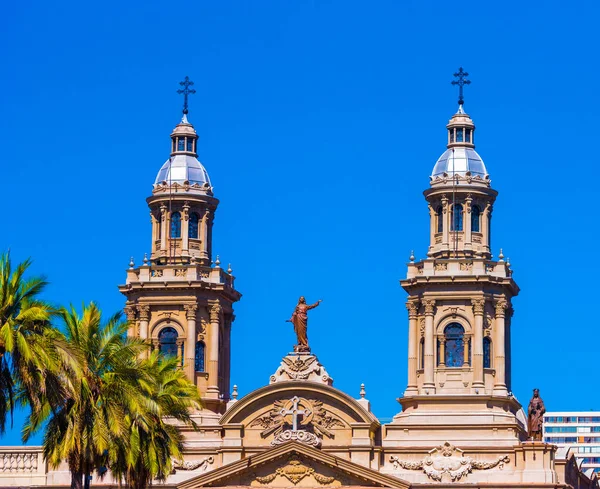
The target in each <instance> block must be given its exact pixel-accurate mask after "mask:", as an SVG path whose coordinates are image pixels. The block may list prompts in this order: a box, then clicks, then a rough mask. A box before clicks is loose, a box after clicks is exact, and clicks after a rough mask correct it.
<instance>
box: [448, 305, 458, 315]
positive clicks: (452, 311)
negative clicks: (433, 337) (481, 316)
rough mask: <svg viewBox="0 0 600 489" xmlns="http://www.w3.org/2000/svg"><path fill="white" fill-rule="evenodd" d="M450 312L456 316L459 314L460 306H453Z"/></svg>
mask: <svg viewBox="0 0 600 489" xmlns="http://www.w3.org/2000/svg"><path fill="white" fill-rule="evenodd" d="M450 313H451V314H452V317H453V318H455V317H456V316H457V315H458V307H451V308H450Z"/></svg>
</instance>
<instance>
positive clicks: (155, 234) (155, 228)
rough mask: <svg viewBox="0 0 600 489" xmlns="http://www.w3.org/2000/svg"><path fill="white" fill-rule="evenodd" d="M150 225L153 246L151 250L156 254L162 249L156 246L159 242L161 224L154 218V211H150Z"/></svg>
mask: <svg viewBox="0 0 600 489" xmlns="http://www.w3.org/2000/svg"><path fill="white" fill-rule="evenodd" d="M150 224H151V225H152V246H151V247H150V249H151V250H152V253H155V252H156V251H158V249H159V248H160V246H156V242H157V241H158V240H159V235H160V222H159V221H158V219H156V217H154V213H153V212H152V211H150Z"/></svg>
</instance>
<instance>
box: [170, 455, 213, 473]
mask: <svg viewBox="0 0 600 489" xmlns="http://www.w3.org/2000/svg"><path fill="white" fill-rule="evenodd" d="M214 461H215V459H214V457H207V458H204V459H202V460H190V461H181V460H173V461H172V463H173V469H175V470H196V469H199V468H202V471H203V472H204V471H206V469H208V465H209V464H212V463H213V462H214Z"/></svg>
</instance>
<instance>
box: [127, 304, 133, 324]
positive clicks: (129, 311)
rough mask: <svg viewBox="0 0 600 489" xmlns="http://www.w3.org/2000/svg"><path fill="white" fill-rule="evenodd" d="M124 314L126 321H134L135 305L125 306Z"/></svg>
mask: <svg viewBox="0 0 600 489" xmlns="http://www.w3.org/2000/svg"><path fill="white" fill-rule="evenodd" d="M125 315H126V316H127V321H129V322H130V323H132V322H133V321H135V306H133V305H130V306H125Z"/></svg>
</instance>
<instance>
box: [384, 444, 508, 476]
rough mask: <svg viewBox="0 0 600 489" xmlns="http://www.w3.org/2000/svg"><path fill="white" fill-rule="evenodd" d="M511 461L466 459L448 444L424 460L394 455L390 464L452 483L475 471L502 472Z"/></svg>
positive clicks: (504, 456)
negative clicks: (410, 459)
mask: <svg viewBox="0 0 600 489" xmlns="http://www.w3.org/2000/svg"><path fill="white" fill-rule="evenodd" d="M509 461H510V459H509V458H508V456H507V455H501V456H500V457H498V458H497V459H496V460H493V461H491V462H481V461H479V460H474V459H473V458H471V457H465V455H464V452H463V451H462V450H461V449H460V448H456V447H455V446H454V445H451V444H450V443H448V442H446V443H444V444H443V445H440V446H438V447H436V448H434V449H433V450H430V451H429V452H428V454H427V455H425V457H424V458H423V459H422V460H417V461H407V460H401V459H399V458H398V457H396V456H393V455H392V456H391V457H390V462H391V463H392V464H393V466H394V468H395V469H399V468H403V469H407V470H422V471H423V472H424V473H425V474H426V475H427V477H429V478H430V479H431V480H434V481H438V482H442V478H443V477H444V476H446V477H447V478H449V479H450V480H451V481H452V482H457V481H460V480H461V479H462V478H463V477H466V476H467V475H468V474H470V473H471V472H472V471H473V470H488V469H493V468H494V467H498V468H499V469H500V470H502V469H503V468H504V464H506V463H508V462H509Z"/></svg>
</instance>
